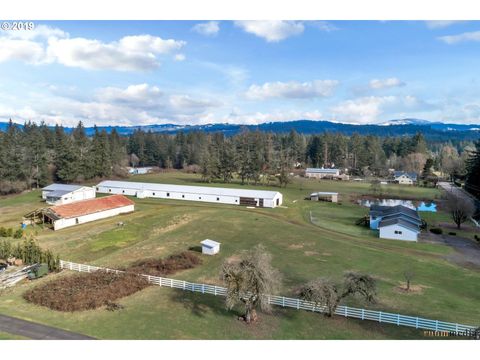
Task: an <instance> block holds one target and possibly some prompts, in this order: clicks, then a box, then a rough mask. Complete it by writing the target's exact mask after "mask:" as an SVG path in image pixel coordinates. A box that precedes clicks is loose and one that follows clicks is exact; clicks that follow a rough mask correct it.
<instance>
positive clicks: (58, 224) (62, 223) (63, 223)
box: [53, 204, 135, 230]
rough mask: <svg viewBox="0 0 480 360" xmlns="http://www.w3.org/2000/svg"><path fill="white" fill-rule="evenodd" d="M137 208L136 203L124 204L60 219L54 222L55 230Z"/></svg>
mask: <svg viewBox="0 0 480 360" xmlns="http://www.w3.org/2000/svg"><path fill="white" fill-rule="evenodd" d="M134 210H135V205H133V204H132V205H127V206H122V207H119V208H116V209H109V210H105V211H99V212H96V213H93V214H87V215H83V216H79V217H76V218H68V219H59V220H56V221H54V223H53V229H54V230H60V229H64V228H66V227H70V226H75V225H80V224H84V223H87V222H90V221H95V220H100V219H105V218H108V217H112V216H116V215H119V214H125V213H129V212H132V211H134ZM77 220H78V223H77Z"/></svg>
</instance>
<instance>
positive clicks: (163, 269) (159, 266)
mask: <svg viewBox="0 0 480 360" xmlns="http://www.w3.org/2000/svg"><path fill="white" fill-rule="evenodd" d="M201 263H202V260H201V259H200V258H199V257H198V256H196V255H195V254H192V253H191V252H188V251H184V252H181V253H180V254H174V255H170V256H169V257H167V258H166V259H145V260H139V261H137V262H135V263H133V264H132V266H130V267H129V268H128V269H127V271H129V272H132V273H136V274H145V275H153V276H164V275H170V274H173V273H175V272H177V271H179V270H185V269H192V268H194V267H195V266H197V265H199V264H201Z"/></svg>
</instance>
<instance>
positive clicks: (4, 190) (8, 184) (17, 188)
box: [0, 180, 27, 195]
mask: <svg viewBox="0 0 480 360" xmlns="http://www.w3.org/2000/svg"><path fill="white" fill-rule="evenodd" d="M26 189H27V184H26V183H25V182H22V181H8V180H4V181H0V195H8V194H17V193H20V192H22V191H24V190H26Z"/></svg>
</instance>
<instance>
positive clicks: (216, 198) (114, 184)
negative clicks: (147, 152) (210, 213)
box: [96, 180, 283, 208]
mask: <svg viewBox="0 0 480 360" xmlns="http://www.w3.org/2000/svg"><path fill="white" fill-rule="evenodd" d="M96 191H97V192H99V193H103V194H120V195H130V196H136V197H138V198H160V199H172V200H190V201H199V202H210V203H218V204H230V205H244V206H253V207H269V208H274V207H277V206H279V205H281V204H282V200H283V196H282V194H281V193H279V192H278V191H267V190H250V189H237V188H219V187H210V186H188V185H171V184H155V183H141V182H130V181H113V180H106V181H102V182H101V183H99V184H98V185H97V188H96Z"/></svg>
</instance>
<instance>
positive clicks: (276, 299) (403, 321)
mask: <svg viewBox="0 0 480 360" xmlns="http://www.w3.org/2000/svg"><path fill="white" fill-rule="evenodd" d="M60 268H62V269H67V270H72V271H79V272H88V273H90V272H95V271H98V270H103V271H107V272H114V273H117V274H119V273H124V271H121V270H115V269H109V268H104V267H98V266H92V265H84V264H77V263H73V262H69V261H63V260H60ZM140 276H143V277H145V278H146V279H147V280H148V282H149V283H151V284H154V285H159V286H165V287H170V288H175V289H181V290H184V291H192V292H200V293H202V294H211V295H215V296H226V294H227V289H226V288H225V287H222V286H216V285H209V284H198V283H191V282H188V281H184V280H176V279H171V278H164V277H159V276H151V275H140ZM267 298H268V302H269V303H270V304H272V305H277V306H281V307H288V308H294V309H297V310H307V311H312V312H320V313H324V312H325V311H326V307H325V306H315V304H314V303H313V302H310V301H304V300H301V299H296V298H288V297H285V296H276V295H267ZM335 314H336V315H339V316H344V317H350V318H355V319H361V320H370V321H376V322H380V323H387V324H394V325H398V326H408V327H413V328H416V329H423V330H431V331H439V332H455V333H456V334H458V335H465V336H472V335H473V334H474V332H475V329H476V328H478V327H475V326H471V325H463V324H457V323H450V322H445V321H439V320H430V319H424V318H420V317H414V316H407V315H400V314H393V313H388V312H383V311H376V310H367V309H359V308H354V307H349V306H338V307H337V309H336V311H335Z"/></svg>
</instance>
